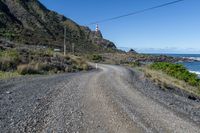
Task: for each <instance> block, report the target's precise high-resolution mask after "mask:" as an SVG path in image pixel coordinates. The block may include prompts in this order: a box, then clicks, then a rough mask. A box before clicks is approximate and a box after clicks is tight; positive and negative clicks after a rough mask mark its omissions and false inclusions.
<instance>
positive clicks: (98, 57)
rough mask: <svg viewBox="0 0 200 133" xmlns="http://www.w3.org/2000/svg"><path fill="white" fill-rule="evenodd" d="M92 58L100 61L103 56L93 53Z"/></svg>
mask: <svg viewBox="0 0 200 133" xmlns="http://www.w3.org/2000/svg"><path fill="white" fill-rule="evenodd" d="M91 59H92V60H93V61H95V62H100V61H102V60H103V57H102V56H101V55H98V54H93V55H92V57H91Z"/></svg>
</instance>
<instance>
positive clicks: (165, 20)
mask: <svg viewBox="0 0 200 133" xmlns="http://www.w3.org/2000/svg"><path fill="white" fill-rule="evenodd" d="M171 1H173V0H59V1H55V0H54V1H53V0H40V2H41V3H43V4H44V5H45V6H46V7H47V8H48V9H50V10H53V11H56V12H58V13H59V14H62V15H64V16H66V17H68V18H70V19H72V20H74V21H75V22H76V23H78V24H80V25H84V26H88V27H90V28H91V29H92V30H95V25H89V23H92V22H95V21H98V20H102V19H107V18H112V17H116V16H120V15H123V14H127V13H131V12H134V11H137V10H141V9H145V8H149V7H152V6H157V5H160V4H163V3H167V2H171ZM99 27H100V30H101V32H102V34H103V36H104V38H106V39H108V40H111V41H113V42H114V43H115V44H116V46H117V47H119V48H121V49H126V50H127V49H130V48H133V49H135V50H136V51H138V52H142V53H184V54H187V53H188V54H200V0H185V1H183V2H180V3H177V4H174V5H169V6H167V7H162V8H159V9H155V10H151V11H148V12H144V13H141V14H137V15H133V16H128V17H125V18H121V19H117V20H113V21H109V22H104V23H99Z"/></svg>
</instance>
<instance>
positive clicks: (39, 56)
mask: <svg viewBox="0 0 200 133" xmlns="http://www.w3.org/2000/svg"><path fill="white" fill-rule="evenodd" d="M89 69H90V67H89V65H88V64H87V62H86V61H85V59H83V58H81V57H78V56H73V55H70V54H68V55H66V56H64V55H63V54H62V53H58V52H56V53H55V52H54V51H53V50H51V49H37V50H36V49H35V50H31V49H25V50H24V49H8V50H1V51H0V79H8V78H12V77H18V76H21V75H32V74H45V75H48V74H57V73H65V72H67V73H68V72H78V71H85V70H89Z"/></svg>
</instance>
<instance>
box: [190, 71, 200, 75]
mask: <svg viewBox="0 0 200 133" xmlns="http://www.w3.org/2000/svg"><path fill="white" fill-rule="evenodd" d="M190 72H191V73H195V74H197V75H200V72H199V71H190Z"/></svg>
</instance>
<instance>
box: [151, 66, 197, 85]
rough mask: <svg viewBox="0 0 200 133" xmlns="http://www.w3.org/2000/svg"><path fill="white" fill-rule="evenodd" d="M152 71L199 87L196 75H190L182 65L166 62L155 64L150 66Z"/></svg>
mask: <svg viewBox="0 0 200 133" xmlns="http://www.w3.org/2000/svg"><path fill="white" fill-rule="evenodd" d="M150 67H151V68H152V69H155V70H161V71H163V72H165V73H166V74H168V75H170V76H172V77H174V78H177V79H180V80H184V81H185V82H187V83H188V84H190V85H192V86H200V79H199V78H198V75H196V74H194V73H190V72H189V71H188V70H187V69H186V68H185V67H184V66H183V65H181V64H172V63H166V62H157V63H153V64H151V65H150Z"/></svg>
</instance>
